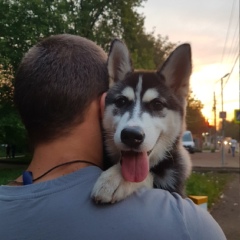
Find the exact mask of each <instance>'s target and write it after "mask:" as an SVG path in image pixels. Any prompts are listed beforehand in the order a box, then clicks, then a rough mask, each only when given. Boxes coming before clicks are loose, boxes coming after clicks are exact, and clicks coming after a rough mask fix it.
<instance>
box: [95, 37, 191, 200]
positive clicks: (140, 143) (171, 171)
mask: <svg viewBox="0 0 240 240" xmlns="http://www.w3.org/2000/svg"><path fill="white" fill-rule="evenodd" d="M191 69H192V64H191V48H190V45H189V44H183V45H180V46H179V47H177V48H176V49H175V50H174V51H173V52H172V53H171V55H170V56H169V58H168V59H167V60H166V61H165V62H164V63H163V65H162V66H161V67H160V68H159V69H158V70H157V71H156V72H146V71H135V72H134V71H133V69H132V65H131V59H130V55H129V52H128V49H127V47H126V46H125V44H124V43H123V42H121V41H120V40H117V39H115V40H114V41H113V42H112V44H111V48H110V53H109V57H108V72H109V77H110V90H109V91H108V93H107V96H106V101H105V104H106V106H105V113H104V119H103V128H104V131H105V140H106V141H105V143H106V147H107V151H108V153H109V155H110V157H111V160H112V164H114V165H113V166H112V167H110V168H109V169H108V170H106V171H104V172H103V173H102V174H101V176H100V177H99V179H98V180H97V182H96V184H95V186H94V188H93V190H92V198H93V199H94V200H95V201H96V202H101V203H108V202H111V203H113V202H116V201H120V200H122V199H124V198H126V197H127V196H128V195H130V194H131V193H133V192H134V191H136V190H137V189H139V188H140V187H148V188H152V187H157V188H162V189H166V190H168V191H170V192H177V193H179V194H180V195H182V196H184V183H185V180H186V178H187V177H188V176H189V174H190V172H191V161H190V157H189V154H188V153H187V151H186V150H185V148H184V147H183V146H182V141H181V138H182V133H183V131H184V130H185V112H186V98H187V94H188V91H189V78H190V75H191ZM146 169H147V170H146Z"/></svg>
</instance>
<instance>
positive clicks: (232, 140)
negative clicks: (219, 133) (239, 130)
mask: <svg viewBox="0 0 240 240" xmlns="http://www.w3.org/2000/svg"><path fill="white" fill-rule="evenodd" d="M230 144H231V153H232V157H235V149H236V147H237V140H236V139H234V138H232V139H231V140H230Z"/></svg>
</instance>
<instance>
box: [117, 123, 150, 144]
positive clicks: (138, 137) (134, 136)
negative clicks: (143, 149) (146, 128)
mask: <svg viewBox="0 0 240 240" xmlns="http://www.w3.org/2000/svg"><path fill="white" fill-rule="evenodd" d="M144 138H145V133H144V132H143V130H142V129H141V128H140V127H127V128H124V129H123V130H122V132H121V140H122V142H123V143H124V144H126V145H127V146H128V147H131V148H137V147H139V145H140V144H141V143H142V142H143V140H144Z"/></svg>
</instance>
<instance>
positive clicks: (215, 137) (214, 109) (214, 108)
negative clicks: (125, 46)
mask: <svg viewBox="0 0 240 240" xmlns="http://www.w3.org/2000/svg"><path fill="white" fill-rule="evenodd" d="M213 114H214V135H213V137H214V140H213V141H214V150H216V149H217V116H216V115H217V112H216V95H215V92H213Z"/></svg>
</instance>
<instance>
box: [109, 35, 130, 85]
mask: <svg viewBox="0 0 240 240" xmlns="http://www.w3.org/2000/svg"><path fill="white" fill-rule="evenodd" d="M132 71H133V69H132V63H131V58H130V54H129V51H128V49H127V47H126V45H125V44H124V43H123V42H122V41H120V40H118V39H114V40H113V41H112V43H111V47H110V52H109V56H108V74H109V78H110V79H109V80H110V87H111V85H113V83H115V82H117V81H121V80H123V79H124V77H125V76H126V74H127V73H128V72H132Z"/></svg>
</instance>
